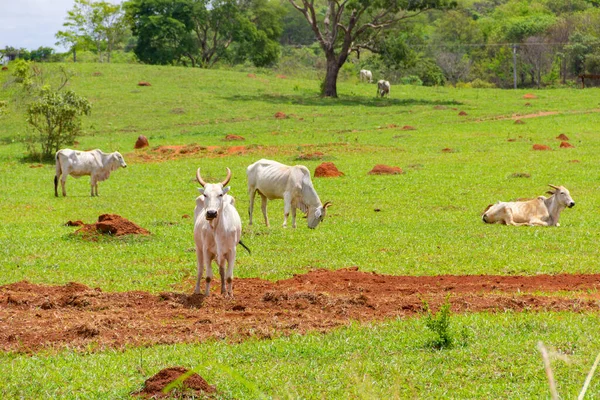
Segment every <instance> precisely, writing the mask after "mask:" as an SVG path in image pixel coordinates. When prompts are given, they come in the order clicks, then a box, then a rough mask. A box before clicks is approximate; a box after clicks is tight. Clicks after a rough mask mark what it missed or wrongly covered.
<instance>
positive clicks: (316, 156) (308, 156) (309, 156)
mask: <svg viewBox="0 0 600 400" xmlns="http://www.w3.org/2000/svg"><path fill="white" fill-rule="evenodd" d="M324 156H325V154H323V153H321V152H320V151H315V152H314V153H302V154H299V155H298V157H296V160H299V161H306V160H322V159H323V157H324Z"/></svg>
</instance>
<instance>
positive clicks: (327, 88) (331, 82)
mask: <svg viewBox="0 0 600 400" xmlns="http://www.w3.org/2000/svg"><path fill="white" fill-rule="evenodd" d="M339 72H340V67H339V64H338V61H337V60H336V57H333V56H330V57H327V72H326V74H325V81H324V82H323V88H322V91H321V95H322V96H324V97H338V96H337V78H338V74H339Z"/></svg>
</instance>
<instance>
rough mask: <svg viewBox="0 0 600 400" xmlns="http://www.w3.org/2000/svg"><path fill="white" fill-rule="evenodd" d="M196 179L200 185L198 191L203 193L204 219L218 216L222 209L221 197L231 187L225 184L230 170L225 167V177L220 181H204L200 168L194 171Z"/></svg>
mask: <svg viewBox="0 0 600 400" xmlns="http://www.w3.org/2000/svg"><path fill="white" fill-rule="evenodd" d="M196 179H197V180H198V183H199V184H201V185H202V188H201V189H200V193H202V194H203V195H204V209H205V210H206V219H207V220H209V221H212V220H213V219H215V218H217V217H218V216H219V212H220V211H221V210H222V209H223V199H224V197H225V194H226V193H227V192H229V189H231V187H230V186H227V187H226V186H225V185H227V184H228V183H229V180H230V179H231V170H230V169H229V168H227V178H225V180H224V181H223V182H220V183H206V182H204V179H202V176H201V175H200V168H198V170H197V171H196Z"/></svg>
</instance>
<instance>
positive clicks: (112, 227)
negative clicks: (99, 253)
mask: <svg viewBox="0 0 600 400" xmlns="http://www.w3.org/2000/svg"><path fill="white" fill-rule="evenodd" d="M69 222H72V221H69ZM69 222H67V224H68V223H69ZM75 233H79V234H81V235H84V236H89V235H91V236H92V237H94V236H95V235H97V234H106V235H111V236H123V235H149V234H150V232H149V231H147V230H146V229H144V228H142V227H140V226H138V225H136V224H134V223H133V222H131V221H129V220H128V219H125V218H123V217H121V216H120V215H117V214H102V215H100V216H99V217H98V222H96V223H94V224H83V225H82V227H81V228H79V229H78V230H76V231H75Z"/></svg>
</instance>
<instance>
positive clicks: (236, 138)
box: [224, 135, 246, 142]
mask: <svg viewBox="0 0 600 400" xmlns="http://www.w3.org/2000/svg"><path fill="white" fill-rule="evenodd" d="M224 140H226V141H228V142H229V141H234V140H246V138H244V137H243V136H239V135H227V136H225V139H224Z"/></svg>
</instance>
